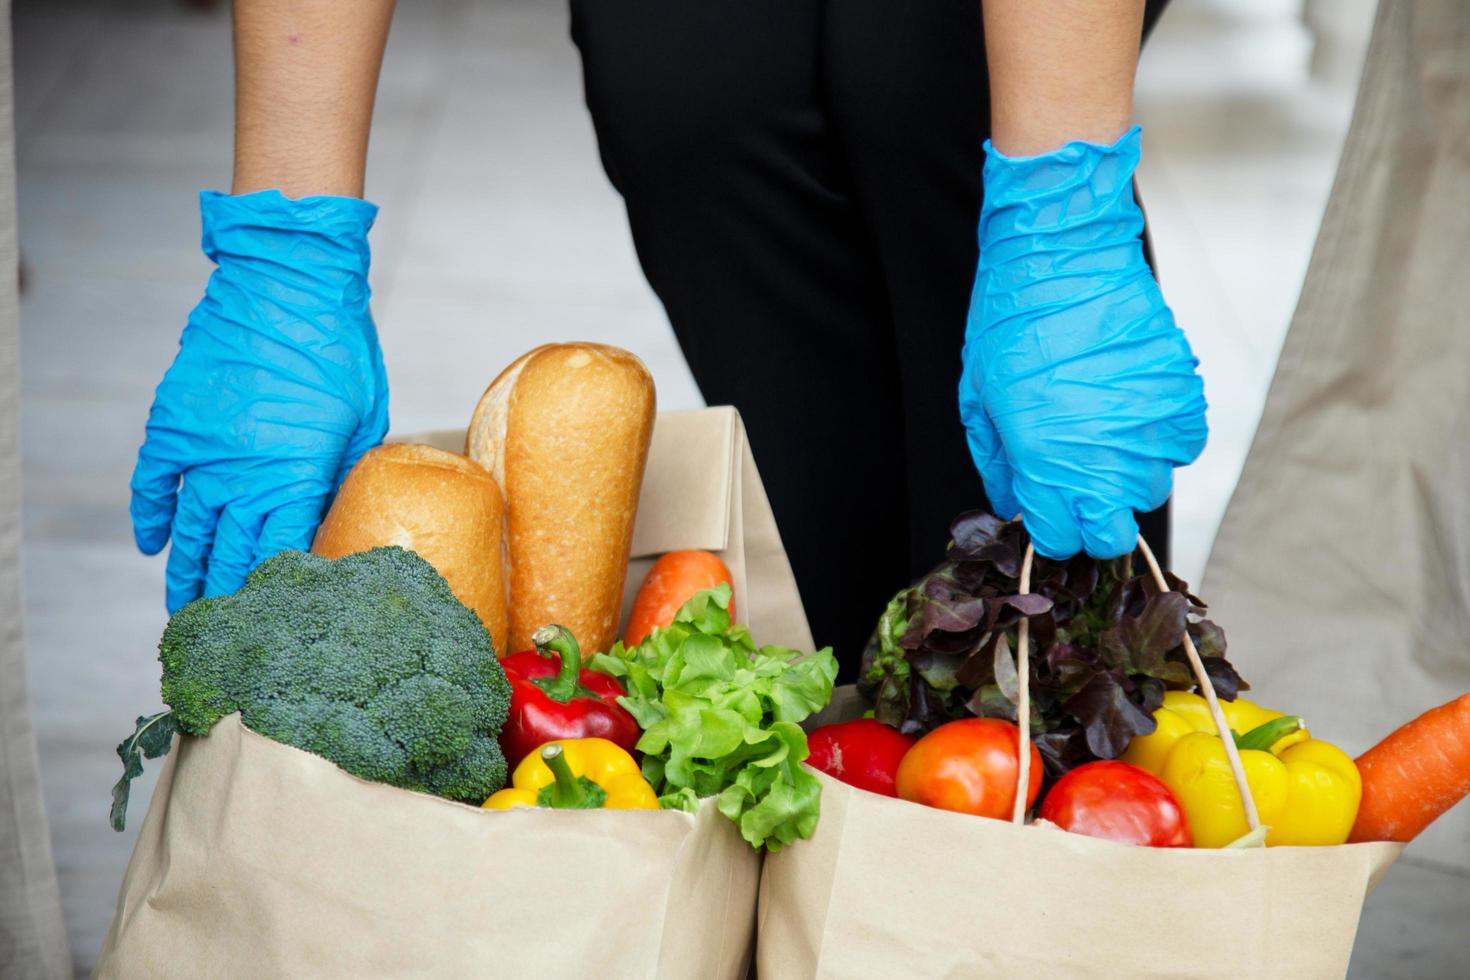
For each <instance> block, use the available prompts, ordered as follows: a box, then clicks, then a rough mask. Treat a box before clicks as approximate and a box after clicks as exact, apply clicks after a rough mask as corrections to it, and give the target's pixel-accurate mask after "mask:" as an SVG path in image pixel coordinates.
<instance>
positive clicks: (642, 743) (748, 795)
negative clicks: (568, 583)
mask: <svg viewBox="0 0 1470 980" xmlns="http://www.w3.org/2000/svg"><path fill="white" fill-rule="evenodd" d="M729 606H730V587H729V586H727V585H719V586H716V587H715V588H713V589H708V590H706V591H704V592H700V593H698V594H697V595H695V596H694V598H692V599H690V600H689V601H688V602H686V603H685V604H684V606H683V608H681V609H680V610H679V614H678V615H677V616H675V617H674V622H673V623H672V624H670V625H669V627H668V628H667V629H661V630H655V631H654V632H653V634H652V635H651V636H649V637H648V638H647V639H645V640H644V641H643V642H642V643H640V644H639V645H637V646H635V647H628V646H624V645H623V644H621V643H617V644H614V645H613V648H612V650H611V651H609V652H608V653H605V654H599V655H598V656H596V657H594V658H593V660H592V663H593V667H595V668H596V669H598V670H605V671H607V672H608V673H610V674H613V675H615V676H617V677H619V678H620V679H621V680H622V681H623V682H624V684H625V685H626V686H627V688H628V696H627V697H626V698H623V699H621V704H622V705H623V707H625V708H627V709H628V710H629V711H630V712H632V714H633V717H634V718H636V719H637V720H638V724H640V725H642V726H643V729H644V732H643V737H642V738H640V739H639V740H638V750H639V751H640V752H642V753H643V774H644V775H645V776H646V777H648V781H649V782H650V783H652V784H653V787H654V789H655V790H656V791H657V792H658V793H659V802H660V803H661V804H662V805H663V806H666V807H677V808H679V809H684V810H693V809H694V808H695V806H696V805H697V804H698V801H699V800H700V799H701V798H702V797H707V796H718V797H719V808H720V812H721V813H723V814H724V815H725V816H726V817H729V818H730V819H731V820H733V821H734V822H735V823H736V825H737V826H739V828H740V833H741V835H742V836H743V837H744V838H745V839H746V840H747V841H749V842H750V844H751V846H753V847H761V846H765V847H767V848H769V849H770V850H773V851H774V850H779V849H780V848H782V847H784V846H786V845H787V844H790V843H791V842H792V841H794V840H796V839H797V838H798V837H802V838H805V837H810V836H811V834H812V831H813V830H814V829H815V828H816V825H817V815H818V812H819V810H820V805H821V796H822V784H821V782H820V781H819V780H818V779H817V777H816V776H814V775H812V773H810V772H808V771H807V770H806V769H804V768H802V765H801V763H802V760H804V759H805V758H806V757H807V742H806V734H805V733H804V732H802V730H801V727H800V725H799V723H800V722H801V721H802V720H803V719H805V718H806V717H807V716H809V715H811V714H812V713H813V712H815V711H819V710H820V709H821V708H823V707H824V706H825V705H826V704H827V702H828V701H829V700H831V698H832V681H833V679H834V678H835V677H836V676H837V661H836V659H835V658H833V656H832V651H831V650H830V649H822V650H818V651H817V652H816V653H814V654H812V655H810V656H803V655H802V654H800V653H798V652H797V651H795V650H791V649H787V648H786V647H777V646H765V647H757V646H756V645H755V643H754V642H753V641H752V640H751V638H750V631H749V630H747V629H746V628H745V627H743V626H733V625H731V623H730V612H729Z"/></svg>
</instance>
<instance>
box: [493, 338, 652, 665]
mask: <svg viewBox="0 0 1470 980" xmlns="http://www.w3.org/2000/svg"><path fill="white" fill-rule="evenodd" d="M653 414H654V393H653V379H652V378H651V377H649V374H648V369H647V368H645V367H644V366H643V362H642V361H640V360H639V359H638V358H637V357H635V356H634V355H632V354H630V353H628V352H627V351H624V350H620V349H618V348H616V347H608V346H604V345H602V344H587V343H576V344H548V345H546V346H543V347H538V348H536V349H535V350H533V351H531V352H529V353H527V354H525V355H523V356H522V357H521V358H520V359H518V360H517V361H516V362H515V363H513V364H511V365H510V367H508V368H506V369H505V370H504V371H503V372H501V374H500V376H499V377H497V378H496V379H495V380H494V381H493V382H491V384H490V387H489V388H488V389H487V390H486V391H485V394H484V396H483V397H481V399H480V403H479V405H478V406H476V408H475V413H474V416H473V417H472V418H471V420H470V427H469V431H468V433H467V434H466V438H465V454H466V455H468V456H469V457H470V458H471V459H473V460H475V461H476V462H478V463H480V464H481V465H482V466H484V467H485V468H486V469H488V470H489V471H490V473H491V475H492V476H493V477H494V478H495V480H496V482H497V483H499V484H500V486H501V487H503V488H504V489H505V499H506V555H507V561H508V574H509V578H510V645H511V650H512V651H515V650H524V649H530V647H531V634H532V633H534V632H535V631H536V630H537V629H538V628H539V627H541V626H545V625H546V624H548V623H559V624H561V625H562V626H565V627H566V628H567V629H569V630H571V631H572V633H573V635H575V636H576V637H577V640H578V642H579V643H580V644H581V647H582V649H583V650H584V651H586V652H588V653H591V652H593V651H601V650H606V649H608V647H609V646H611V645H612V642H613V640H614V639H615V638H616V637H617V629H618V615H619V612H620V610H621V606H622V597H623V583H624V580H625V579H626V577H627V573H628V552H629V551H630V550H631V548H632V544H633V520H634V518H635V516H636V514H637V510H638V494H639V491H640V489H641V488H642V485H643V467H644V464H645V463H646V462H647V459H648V443H649V439H650V438H651V436H652V434H653Z"/></svg>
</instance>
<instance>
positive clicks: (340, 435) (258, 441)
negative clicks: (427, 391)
mask: <svg viewBox="0 0 1470 980" xmlns="http://www.w3.org/2000/svg"><path fill="white" fill-rule="evenodd" d="M200 210H201V211H202V213H203V219H204V253H205V254H206V255H207V256H209V258H210V259H211V260H213V261H214V262H215V263H216V265H217V266H218V268H216V270H215V272H214V274H213V275H212V276H210V279H209V286H208V288H207V289H206V290H205V293H204V299H203V300H202V301H201V302H200V303H199V305H198V306H196V307H195V308H194V311H193V312H192V313H191V314H190V315H189V321H188V324H187V326H185V327H184V333H183V337H182V338H181V339H180V341H179V352H178V355H177V356H176V357H175V358H174V362H173V366H171V367H170V368H169V369H168V372H167V373H166V374H165V375H164V376H163V381H162V383H161V384H159V386H158V391H157V394H156V396H155V397H154V400H153V408H152V410H151V411H150V412H149V414H148V428H147V438H146V440H145V441H144V443H143V447H142V448H141V449H140V450H139V451H138V464H137V467H136V468H135V469H134V470H133V479H132V491H133V493H132V504H131V508H130V510H131V512H132V518H133V536H134V538H135V539H136V541H137V543H138V548H139V549H140V550H141V551H143V553H144V554H149V555H152V554H157V553H158V551H159V550H160V549H162V548H163V545H164V543H165V542H166V541H167V540H168V539H169V537H170V536H172V537H173V547H172V548H171V549H170V551H169V556H168V566H167V580H168V586H167V597H166V598H167V603H168V609H169V612H170V613H172V612H174V611H175V610H177V609H178V608H179V607H181V606H183V605H184V604H185V603H188V602H190V601H191V600H193V599H196V598H198V597H199V596H200V594H201V593H202V594H206V595H219V594H222V593H225V592H232V591H234V590H235V589H236V588H238V587H239V586H240V584H241V582H243V581H244V577H245V573H246V572H248V571H249V570H250V569H251V568H252V567H253V566H254V565H255V564H257V563H259V562H260V561H262V560H263V559H265V558H267V557H269V556H270V555H272V554H274V553H275V552H277V551H281V550H283V549H287V548H300V549H306V548H308V547H310V545H311V539H312V535H313V533H314V532H315V531H316V527H317V524H318V523H319V522H320V521H321V518H322V516H323V513H324V511H325V509H326V506H327V504H328V502H329V500H330V498H331V495H332V494H333V493H334V492H335V490H336V488H337V485H338V484H339V483H341V481H342V478H343V477H344V476H346V475H347V471H348V470H349V469H351V467H352V464H353V463H355V462H356V461H357V458H358V457H359V456H361V455H362V454H363V453H364V452H366V451H367V450H368V449H370V448H372V447H373V446H375V445H377V444H378V443H379V442H380V441H382V438H383V434H384V433H385V432H386V431H387V429H388V379H387V376H386V375H385V373H384V371H383V355H382V351H381V350H380V349H379V347H378V336H377V331H376V330H375V329H374V327H373V321H372V317H371V315H370V314H369V313H368V284H367V273H368V258H369V256H368V245H367V233H368V229H369V228H371V227H372V224H373V218H374V217H375V216H376V215H377V210H378V209H377V207H376V206H374V205H372V204H369V203H367V202H366V201H361V200H357V199H355V198H342V197H308V198H302V199H300V200H290V199H287V198H286V197H284V196H283V195H281V194H280V193H279V192H278V191H261V192H259V193H255V194H246V195H242V196H239V197H231V196H228V195H224V194H219V193H216V192H213V191H206V192H204V193H203V194H201V195H200ZM181 481H182V486H181V485H180V483H181Z"/></svg>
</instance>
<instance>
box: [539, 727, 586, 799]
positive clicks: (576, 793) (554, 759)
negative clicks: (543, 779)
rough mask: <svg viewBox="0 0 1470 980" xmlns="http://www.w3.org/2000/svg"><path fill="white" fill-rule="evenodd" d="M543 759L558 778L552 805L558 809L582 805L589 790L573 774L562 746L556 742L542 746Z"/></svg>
mask: <svg viewBox="0 0 1470 980" xmlns="http://www.w3.org/2000/svg"><path fill="white" fill-rule="evenodd" d="M541 761H542V762H544V763H546V768H548V769H550V770H551V775H552V777H553V778H554V779H555V780H556V784H555V787H556V788H555V789H553V790H552V791H551V800H552V802H551V805H552V806H553V807H555V808H557V809H558V810H575V809H578V808H579V807H581V805H582V803H583V801H585V800H586V798H587V791H586V790H585V789H583V788H582V783H581V781H579V780H578V779H577V777H576V776H574V775H572V767H571V766H569V765H567V755H566V753H565V752H563V751H562V748H561V746H560V745H556V744H554V743H553V744H551V745H544V746H542V747H541Z"/></svg>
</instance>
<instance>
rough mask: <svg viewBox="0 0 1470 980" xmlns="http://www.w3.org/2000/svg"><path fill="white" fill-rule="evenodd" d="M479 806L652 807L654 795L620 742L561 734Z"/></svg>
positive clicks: (531, 757)
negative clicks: (561, 736) (506, 785)
mask: <svg viewBox="0 0 1470 980" xmlns="http://www.w3.org/2000/svg"><path fill="white" fill-rule="evenodd" d="M481 805H482V806H483V807H484V808H485V809H487V810H509V809H512V808H514V807H522V806H530V807H536V806H544V807H550V808H552V809H554V810H657V809H658V797H657V796H655V795H654V792H653V787H652V786H650V785H648V780H646V779H644V778H643V774H642V773H641V772H639V771H638V763H636V762H634V761H633V757H632V756H631V755H629V754H628V753H627V752H626V751H624V750H623V748H622V747H621V746H619V745H615V744H614V743H612V742H609V741H608V740H607V739H605V738H564V739H558V740H557V741H555V742H548V743H546V744H545V745H543V746H541V748H540V750H539V751H535V752H532V753H531V754H530V755H527V756H526V757H525V758H524V759H522V760H521V763H520V765H518V766H516V771H515V773H514V774H513V775H512V776H511V785H510V786H509V787H507V788H505V789H503V790H501V791H500V792H498V793H495V794H493V795H492V796H491V797H490V798H489V799H487V800H486V801H485V802H484V803H483V804H481Z"/></svg>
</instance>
